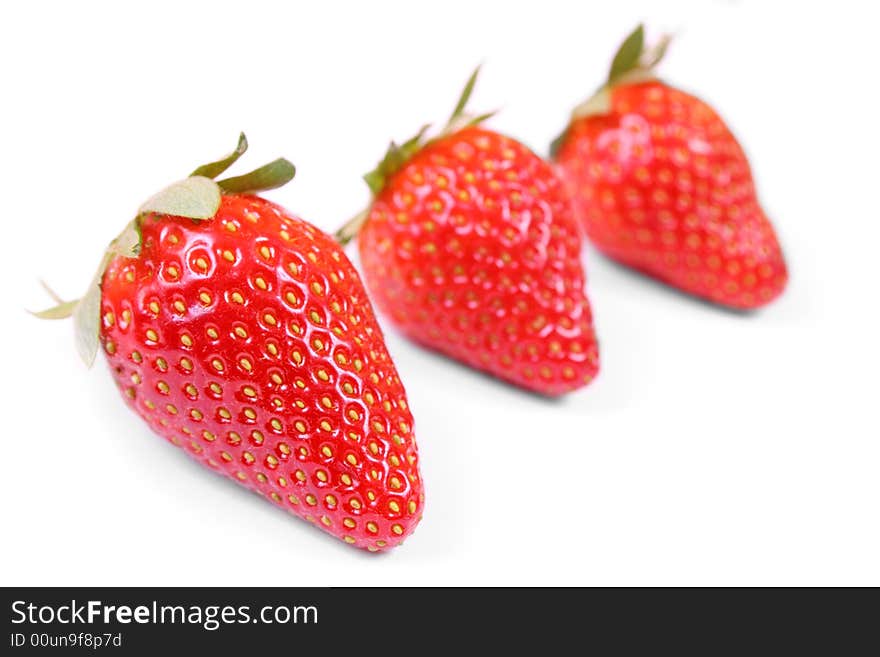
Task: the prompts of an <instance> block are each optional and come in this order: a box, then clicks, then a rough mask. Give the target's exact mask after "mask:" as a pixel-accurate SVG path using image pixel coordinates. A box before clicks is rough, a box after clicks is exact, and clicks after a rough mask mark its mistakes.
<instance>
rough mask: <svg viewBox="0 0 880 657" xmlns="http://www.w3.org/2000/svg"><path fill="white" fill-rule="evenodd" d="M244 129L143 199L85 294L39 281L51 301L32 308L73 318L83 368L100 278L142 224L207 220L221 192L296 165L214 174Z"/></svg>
mask: <svg viewBox="0 0 880 657" xmlns="http://www.w3.org/2000/svg"><path fill="white" fill-rule="evenodd" d="M247 147H248V143H247V138H246V137H245V135H244V133H241V134H240V135H239V138H238V144H237V145H236V147H235V150H233V151H232V152H231V153H230V154H229V155H226V156H225V157H223V158H221V159H219V160H216V161H214V162H209V163H208V164H203V165H201V166H199V167H197V168H196V169H195V170H194V171H193V172H192V173H191V174H190V175H189V176H188V177H187V178H184V179H183V180H179V181H177V182H175V183H172V184H171V185H169V186H168V187H166V188H164V189H162V190H160V191H159V192H157V193H156V194H154V195H153V196H151V197H150V198H149V199H147V200H146V201H144V203H142V204H141V206H140V208H138V211H137V214H136V215H135V217H134V219H132V220H131V221H129V222H128V223H127V224H126V225H125V228H123V229H122V232H121V233H119V235H117V236H116V237H115V238H114V239H113V240H112V241H111V242H110V245H109V246H108V247H107V249H106V250H105V251H104V254H103V256H102V257H101V263H100V265H99V266H98V270H97V271H96V272H95V275H94V277H93V278H92V282H91V283H90V284H89V288H88V290H87V291H86V293H85V294H84V295H83V296H82V297H81V298H80V299H75V300H72V301H65V300H63V299H61V298H60V297H59V296H58V295H57V294H55V293H54V292H53V291H52V290H51V289H50V288H49V287H48V286H47V285H46V284H45V283H44V284H43V286H44V287H45V288H46V291H47V292H48V293H49V295H50V296H51V297H52V298H53V300H54V301H55V304H56V305H54V306H52V307H51V308H47V309H46V310H42V311H38V312H33V313H32V314H33V315H34V316H36V317H39V318H40V319H66V318H68V317H73V321H74V332H75V335H76V348H77V352H78V353H79V355H80V358H82V360H83V362H85V364H86V366H87V367H91V366H92V364H93V363H94V361H95V355H96V354H97V352H98V343H99V335H100V315H101V280H102V279H103V277H104V272H105V271H106V269H107V267H108V266H109V265H110V262H111V261H112V260H113V258H115V257H117V256H121V257H124V258H136V257H138V255H139V254H140V250H141V223H142V222H143V221H144V220H146V219H147V218H150V219H152V220H154V221H155V220H157V219H158V218H159V217H160V216H163V215H164V216H174V217H185V218H188V219H192V220H193V221H195V222H199V221H204V220H208V219H211V218H213V217H214V215H215V214H217V210H218V209H219V207H220V200H221V197H222V195H223V194H254V193H257V192H261V191H265V190H269V189H275V188H277V187H281V186H282V185H284V184H286V183H288V182H290V180H292V179H293V177H294V175H295V174H296V167H294V166H293V164H291V163H290V162H289V161H288V160H285V159H284V158H279V159H277V160H274V161H272V162H270V163H269V164H266V165H264V166H262V167H259V168H258V169H254V170H253V171H251V172H249V173H246V174H244V175H241V176H235V177H232V178H224V179H223V180H217V181H215V180H214V178H216V177H217V176H219V175H220V174H222V173H223V172H225V171H226V170H227V169H228V168H229V167H230V166H232V165H233V164H234V163H235V162H236V161H237V160H238V158H239V157H241V156H242V155H243V154H244V152H245V151H246V150H247Z"/></svg>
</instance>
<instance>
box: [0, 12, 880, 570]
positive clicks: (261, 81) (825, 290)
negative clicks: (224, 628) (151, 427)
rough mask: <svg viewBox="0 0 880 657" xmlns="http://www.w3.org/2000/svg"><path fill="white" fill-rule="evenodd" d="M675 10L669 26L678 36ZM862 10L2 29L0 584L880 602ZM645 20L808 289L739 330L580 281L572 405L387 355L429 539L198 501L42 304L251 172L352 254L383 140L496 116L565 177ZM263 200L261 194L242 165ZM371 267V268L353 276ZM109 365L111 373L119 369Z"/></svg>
mask: <svg viewBox="0 0 880 657" xmlns="http://www.w3.org/2000/svg"><path fill="white" fill-rule="evenodd" d="M661 4H662V6H660V5H661ZM871 9H872V5H871V4H870V3H861V2H859V3H856V2H852V3H846V2H828V3H815V4H809V3H800V2H799V3H794V2H792V3H783V2H778V3H770V2H721V1H714V2H705V1H703V2H675V3H657V2H648V1H645V2H608V1H607V0H604V1H602V2H597V3H587V2H568V3H564V2H550V1H547V0H543V1H541V2H527V3H514V2H504V3H478V2H472V1H469V2H451V1H448V0H445V1H444V2H443V3H430V4H428V3H416V2H400V3H385V2H376V1H375V0H374V1H371V2H357V3H354V2H353V3H351V4H347V5H334V4H333V3H317V2H303V3H282V2H278V3H265V2H255V1H249V2H246V3H243V2H236V3H222V2H210V3H204V4H196V3H191V4H189V3H181V2H174V3H163V2H148V3H139V4H137V5H133V4H122V3H107V4H106V5H97V4H94V3H84V2H75V3H68V2H58V3H44V2H29V3H4V4H3V8H2V9H0V61H2V69H0V76H2V86H0V95H2V101H0V114H2V122H0V126H2V130H3V131H4V136H3V138H2V152H0V180H2V185H3V195H2V205H0V215H2V223H3V232H2V235H3V243H2V257H0V267H2V281H3V303H2V311H0V312H2V323H0V327H2V332H3V333H2V338H3V342H2V344H3V356H2V367H3V373H4V375H3V376H2V382H0V386H2V400H3V401H2V404H3V406H2V416H0V417H2V430H3V439H2V450H0V455H2V456H0V459H2V461H0V462H2V476H0V504H2V517H0V522H2V527H3V529H2V533H3V539H2V540H0V583H2V584H7V585H11V584H22V585H24V584H27V585H49V584H94V585H134V584H153V585H161V584H167V585H171V584H181V585H195V584H215V585H222V584H236V585H248V584H252V585H273V584H276V585H346V584H348V585H387V584H404V585H410V584H412V585H420V584H481V585H482V584H562V585H565V584H580V585H600V584H622V585H627V584H694V585H702V584H731V585H739V584H766V585H783V584H818V585H823V584H874V585H878V584H880V558H878V554H880V529H878V519H880V517H878V516H880V514H878V501H880V446H878V437H880V431H878V421H877V410H878V405H877V393H878V368H880V358H878V337H877V330H878V321H877V320H878V311H877V306H878V299H877V265H876V260H877V250H878V239H880V229H878V225H880V222H878V220H880V216H878V215H880V210H878V207H880V205H878V196H877V195H878V184H877V175H878V173H880V167H878V162H877V158H878V153H880V139H878V127H877V126H878V118H877V117H878V103H877V96H876V92H875V91H874V89H872V87H875V83H876V76H875V75H874V72H875V69H876V67H875V66H874V64H873V63H872V62H874V61H875V60H876V58H877V51H876V40H875V36H876V25H877V20H876V19H877V18H878V17H877V16H876V15H874V16H870V15H867V14H869V13H872V12H871ZM640 19H645V20H646V21H647V22H648V25H649V28H650V31H651V32H652V33H653V34H657V33H658V32H659V31H660V30H672V31H674V32H675V34H676V35H677V36H676V40H675V42H674V44H673V46H672V48H671V50H670V53H669V57H668V59H667V61H666V63H665V66H664V67H663V69H662V72H663V75H664V76H665V77H666V78H667V79H668V80H670V81H672V82H674V83H677V84H679V85H680V86H682V87H684V88H685V89H688V90H692V91H695V92H697V93H699V94H700V95H701V96H703V97H704V98H705V99H707V100H709V101H710V102H711V103H713V104H714V105H715V106H716V107H717V108H719V110H720V112H721V113H722V115H723V116H725V117H726V118H727V120H728V122H729V123H730V125H731V126H732V128H733V129H734V131H735V132H736V133H737V134H738V135H739V136H740V137H741V140H742V142H743V145H744V147H745V148H746V151H747V152H748V153H749V155H750V157H751V159H752V164H753V168H754V172H755V175H756V179H757V183H758V187H759V190H760V193H761V196H762V200H763V203H764V205H765V208H766V210H767V213H768V214H769V215H770V216H771V217H772V218H773V220H774V222H775V224H776V226H777V228H778V231H779V233H780V236H781V239H782V242H783V245H784V248H785V250H786V254H787V257H788V261H789V264H790V268H791V284H790V287H789V288H788V291H787V292H786V294H785V295H784V296H783V297H782V298H781V299H780V300H779V301H778V302H777V303H775V304H773V305H772V306H770V307H768V308H766V309H765V310H763V311H761V312H758V313H755V314H752V315H745V316H744V315H740V314H734V313H731V312H727V311H724V310H720V309H717V308H714V307H710V306H708V305H705V304H702V303H699V302H696V301H694V300H691V299H690V298H687V297H684V296H681V295H679V294H677V293H675V292H672V291H670V290H667V289H665V288H663V287H661V286H659V285H656V284H653V283H650V282H648V281H646V280H645V279H642V278H639V277H637V276H635V275H633V274H632V273H630V272H628V271H626V270H623V269H621V268H619V267H616V266H614V265H612V264H610V263H609V262H608V261H607V260H605V259H603V258H602V257H600V256H599V255H597V254H596V253H595V251H593V250H592V249H587V250H586V252H585V254H584V263H585V266H586V268H587V273H588V289H589V293H590V296H591V298H592V301H593V304H594V307H595V313H596V318H597V324H598V331H599V334H600V338H601V347H602V367H603V369H602V373H601V375H600V377H599V379H598V380H597V381H596V382H595V383H594V384H593V385H591V386H590V387H589V388H587V389H584V390H582V391H580V392H577V393H575V394H571V395H569V396H567V397H566V398H564V399H562V400H560V401H548V400H545V399H542V398H539V397H536V396H532V395H530V394H527V393H524V392H521V391H519V390H516V389H514V388H511V387H508V386H506V385H504V384H501V383H499V382H496V381H494V380H491V379H489V378H487V377H484V376H482V375H479V374H477V373H475V372H473V371H470V370H467V369H465V368H463V367H460V366H457V365H455V364H452V363H450V362H449V361H446V360H444V359H442V358H439V357H437V356H434V355H430V354H428V353H425V352H423V351H421V350H420V349H418V348H417V347H415V346H414V345H412V344H410V343H408V342H406V341H405V340H403V339H402V338H401V337H400V336H399V335H398V334H397V333H395V331H394V329H393V328H391V327H389V326H388V324H387V323H386V322H385V321H384V318H380V319H381V321H382V322H383V325H384V326H385V327H386V333H387V339H388V343H389V347H390V350H391V352H392V354H393V356H394V357H395V360H396V362H397V365H398V369H399V370H400V374H401V377H402V379H403V381H404V383H405V385H406V387H407V390H408V393H409V398H410V402H411V406H412V409H413V411H414V414H415V417H416V426H417V436H418V442H419V446H420V450H421V455H422V468H423V475H424V478H425V481H426V486H427V505H426V512H425V517H424V520H423V522H422V524H421V525H420V526H419V528H418V529H417V531H416V533H415V534H414V535H413V536H412V537H411V538H410V539H409V540H408V541H407V543H406V544H405V545H404V546H403V547H401V548H399V549H397V550H395V551H393V552H392V553H390V554H385V555H378V556H375V555H370V554H367V553H362V552H360V551H357V550H354V549H351V548H349V547H348V546H346V545H344V544H343V543H341V542H339V541H337V540H335V539H332V538H330V537H328V536H326V535H324V534H323V533H321V532H319V531H317V530H315V529H313V528H311V527H310V526H308V525H307V524H306V523H305V522H302V521H300V520H298V519H297V518H294V517H292V516H288V515H286V514H284V513H282V512H280V511H279V510H277V509H275V508H274V507H272V506H270V505H269V504H267V503H265V502H264V501H262V500H261V499H260V498H258V497H257V496H256V495H253V494H251V493H248V492H246V491H245V490H244V489H240V488H238V487H237V486H235V485H233V484H232V483H230V482H228V481H226V480H223V479H221V478H219V477H216V476H215V475H213V474H211V473H209V472H207V471H204V470H202V469H200V468H199V467H198V466H197V465H195V463H194V462H191V461H190V460H189V459H187V457H185V456H184V455H183V454H182V453H180V452H178V451H177V450H176V449H175V448H173V447H171V446H170V445H168V444H166V443H164V442H163V441H161V440H160V439H158V438H156V437H155V436H153V435H152V434H151V433H150V432H149V431H148V430H147V429H146V428H145V426H142V425H141V423H140V422H139V421H138V420H137V419H136V418H135V416H134V415H133V414H132V413H131V412H130V411H128V410H127V409H126V407H125V406H124V405H123V403H122V401H121V399H120V398H119V397H118V394H117V392H116V390H115V389H114V387H113V385H112V383H111V380H110V376H109V374H108V372H107V371H106V368H105V366H104V364H103V363H102V362H99V363H98V366H97V367H95V368H94V369H93V370H91V371H86V370H85V369H84V368H83V367H82V366H81V364H80V363H79V362H78V360H77V357H76V354H75V352H74V349H73V344H72V337H71V334H72V328H71V326H70V324H69V323H60V322H39V321H37V320H35V319H33V318H31V317H29V316H28V315H26V314H25V312H24V309H25V308H39V307H43V306H45V305H46V304H47V299H46V298H45V296H44V294H43V293H42V291H41V290H40V288H39V286H38V284H37V280H38V279H39V278H40V277H45V278H46V279H47V280H49V281H51V282H52V283H54V285H55V286H56V287H57V288H58V289H59V291H60V292H62V293H63V294H64V295H67V296H69V297H74V296H76V295H78V294H80V293H81V292H82V291H83V290H84V288H85V286H86V284H87V283H88V280H89V278H90V277H91V273H92V270H93V268H94V267H95V265H96V263H97V259H98V257H99V255H100V253H101V251H102V248H103V246H104V244H105V243H106V242H107V240H108V239H109V238H111V237H112V236H113V235H115V234H116V233H117V232H118V231H119V229H120V228H121V227H122V225H123V224H124V223H125V222H126V221H127V220H128V219H129V218H130V217H131V215H132V212H133V210H134V209H135V208H136V207H137V206H138V205H139V203H140V202H141V201H142V200H143V199H144V198H146V197H147V196H148V195H150V194H151V193H152V192H154V191H155V190H156V189H158V188H160V187H162V186H164V185H165V184H166V183H168V182H170V181H172V180H175V179H177V178H180V177H181V176H183V175H185V174H186V173H187V172H188V171H189V170H191V169H192V168H193V167H194V166H195V165H196V164H198V163H200V162H202V161H204V160H206V159H210V158H212V157H214V156H218V155H221V154H223V153H225V152H227V151H228V150H230V149H231V147H232V146H233V144H234V142H235V139H236V137H237V135H238V132H239V130H245V131H246V132H247V134H248V137H249V139H250V142H251V151H250V152H249V153H248V157H247V159H246V164H245V166H246V165H252V166H256V165H258V164H262V163H263V162H265V161H268V160H269V159H271V158H274V157H276V156H278V155H282V154H283V155H286V156H288V157H289V158H290V159H292V160H293V161H294V162H295V163H296V164H297V165H298V168H299V173H298V175H297V177H296V180H295V181H294V182H293V183H292V184H290V185H289V186H288V187H286V188H284V189H281V190H277V191H275V192H273V193H271V194H270V197H271V198H272V199H274V200H276V201H278V202H280V203H282V204H284V205H286V206H287V207H288V208H290V209H291V210H293V211H294V212H296V213H298V214H300V215H302V216H303V217H305V218H307V219H309V220H310V221H312V222H314V223H315V224H317V225H318V226H320V227H322V228H325V229H327V230H332V229H334V228H336V227H337V226H338V225H339V224H340V223H341V222H342V221H343V220H344V219H345V218H347V217H348V216H350V215H352V214H353V213H354V212H356V211H357V210H359V209H360V208H361V207H362V206H363V204H364V203H366V201H367V199H368V196H367V190H366V187H365V186H364V184H363V183H362V182H361V180H360V179H359V176H360V175H361V174H362V173H363V172H364V171H366V170H368V169H369V168H371V167H372V165H373V164H374V162H375V161H376V160H377V159H378V157H379V156H380V155H381V153H382V152H383V149H384V147H385V144H386V142H387V140H388V139H390V138H392V137H397V138H402V137H407V136H409V134H411V133H412V132H413V131H414V130H415V129H416V128H417V127H418V126H419V125H420V124H421V123H422V122H423V121H426V120H437V121H439V120H442V119H444V118H445V117H446V115H447V113H448V112H449V111H450V110H451V106H452V104H453V103H454V100H455V97H456V95H457V93H458V91H459V89H460V87H461V85H462V83H463V82H464V80H465V79H466V77H467V75H468V74H469V73H470V71H471V69H472V68H473V66H474V65H475V64H476V63H478V62H480V61H482V62H484V63H485V66H484V70H483V75H482V80H481V81H480V83H479V86H478V88H477V91H476V93H475V96H474V99H473V104H472V106H473V108H474V109H480V110H485V109H493V108H496V107H497V108H501V110H502V111H501V113H500V114H499V115H498V117H497V118H496V119H494V120H493V121H492V125H493V126H494V127H496V128H497V129H499V130H501V131H503V132H506V133H509V134H511V135H515V136H517V137H519V138H520V139H522V140H523V141H524V142H525V143H527V144H529V145H530V146H532V147H533V148H535V149H536V150H538V151H539V152H544V150H545V145H546V144H547V143H548V142H549V141H550V139H551V138H552V137H554V136H555V134H556V133H557V132H558V131H559V130H560V128H562V127H563V125H564V123H565V121H566V117H567V114H568V111H569V110H570V108H571V107H572V106H573V105H574V104H576V103H577V102H578V101H579V100H581V99H582V98H583V97H584V96H585V95H586V94H588V93H589V92H590V91H591V90H592V88H593V87H594V86H595V85H597V84H598V83H599V81H600V80H601V78H602V76H603V75H604V73H605V71H606V68H607V65H608V62H609V58H610V56H611V54H612V52H613V50H614V48H615V47H616V45H617V43H618V42H619V41H620V39H621V38H622V37H623V36H624V35H625V34H626V33H627V32H628V31H629V30H630V29H631V28H632V27H633V26H634V25H635V23H636V22H638V21H639V20H640ZM242 169H244V166H243V167H242ZM350 250H351V251H352V252H354V249H350ZM99 361H100V357H99Z"/></svg>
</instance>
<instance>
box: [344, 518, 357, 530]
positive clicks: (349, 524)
mask: <svg viewBox="0 0 880 657" xmlns="http://www.w3.org/2000/svg"><path fill="white" fill-rule="evenodd" d="M342 524H343V525H345V526H346V527H348V528H349V529H354V528H355V527H357V523H356V522H355V521H354V520H352V519H351V518H343V519H342Z"/></svg>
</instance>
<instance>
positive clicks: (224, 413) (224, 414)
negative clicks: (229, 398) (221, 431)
mask: <svg viewBox="0 0 880 657" xmlns="http://www.w3.org/2000/svg"><path fill="white" fill-rule="evenodd" d="M217 414H218V415H219V416H220V417H222V418H223V419H224V420H229V419H231V418H232V413H230V412H229V411H228V410H226V409H225V408H219V409H217Z"/></svg>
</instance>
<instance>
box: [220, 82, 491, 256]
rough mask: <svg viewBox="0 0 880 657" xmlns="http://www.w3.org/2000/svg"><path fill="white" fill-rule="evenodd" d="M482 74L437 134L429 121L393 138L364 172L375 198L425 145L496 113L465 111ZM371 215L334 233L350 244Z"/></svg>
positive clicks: (467, 85) (364, 214) (351, 221)
mask: <svg viewBox="0 0 880 657" xmlns="http://www.w3.org/2000/svg"><path fill="white" fill-rule="evenodd" d="M479 74H480V66H477V67H476V68H475V69H474V72H473V73H471V75H470V77H469V78H468V80H467V82H466V83H465V85H464V89H462V91H461V94H459V97H458V101H457V102H456V103H455V108H454V109H453V110H452V114H450V115H449V119H448V120H447V121H446V125H444V126H443V129H442V130H441V131H440V132H439V133H438V134H437V135H436V136H434V137H431V138H430V139H426V135H427V133H428V129H429V128H430V127H431V124H430V123H426V124H425V125H423V126H422V127H421V128H419V131H418V132H417V133H416V134H415V135H413V136H412V137H410V138H409V139H407V140H406V141H405V142H403V143H402V144H397V142H394V141H392V142H391V143H389V144H388V149H387V150H386V151H385V155H384V156H383V157H382V159H381V160H380V161H379V163H378V164H377V165H376V167H375V168H374V169H372V170H371V171H368V172H367V173H366V174H364V177H363V178H364V182H366V183H367V187H369V189H370V195H371V197H372V198H375V197H376V196H378V195H379V194H380V193H381V192H382V190H383V189H384V188H385V184H386V183H387V182H388V179H389V178H391V176H393V175H394V174H395V173H397V172H398V171H400V170H401V169H402V168H403V166H404V165H405V164H406V163H407V162H408V161H409V160H410V159H411V158H412V157H413V156H414V155H415V154H416V153H418V152H419V151H420V150H422V149H423V148H424V147H425V146H427V145H428V144H430V143H431V142H433V141H436V140H438V139H442V138H443V137H446V136H448V135H451V134H453V133H455V132H458V131H459V130H463V129H464V128H467V127H470V126H474V125H478V124H480V123H482V122H483V121H485V120H487V119H489V118H491V117H492V116H494V115H495V112H494V111H493V112H486V113H484V114H477V115H472V114H469V113H467V112H466V111H465V109H466V108H467V104H468V101H469V100H470V98H471V94H472V93H473V91H474V87H475V86H476V84H477V78H478V77H479ZM221 184H222V183H221ZM368 216H369V212H368V210H363V211H361V212H359V213H358V214H356V215H355V216H354V217H352V218H351V219H349V220H348V221H347V222H346V223H345V225H344V226H342V227H341V228H340V229H339V230H337V231H336V232H335V233H334V236H335V237H336V239H337V240H338V241H339V243H340V244H342V245H343V246H344V245H346V244H348V243H349V242H350V241H351V240H352V239H353V238H354V237H355V236H356V235H357V234H358V232H359V231H360V229H361V226H363V225H364V222H365V221H366V220H367V217H368Z"/></svg>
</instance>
